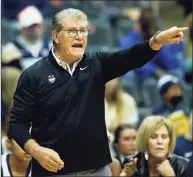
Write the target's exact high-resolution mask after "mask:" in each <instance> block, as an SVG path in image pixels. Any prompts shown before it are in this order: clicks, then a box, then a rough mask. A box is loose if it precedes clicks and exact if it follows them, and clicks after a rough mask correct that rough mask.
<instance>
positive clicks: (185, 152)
mask: <svg viewBox="0 0 193 177" xmlns="http://www.w3.org/2000/svg"><path fill="white" fill-rule="evenodd" d="M174 153H175V154H177V155H180V156H183V157H186V158H189V159H190V158H191V156H192V112H191V113H190V116H189V128H188V131H187V132H186V133H185V135H184V136H180V137H178V138H177V140H176V147H175V150H174Z"/></svg>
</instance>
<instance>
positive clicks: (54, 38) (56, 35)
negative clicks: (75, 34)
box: [52, 31, 59, 44]
mask: <svg viewBox="0 0 193 177" xmlns="http://www.w3.org/2000/svg"><path fill="white" fill-rule="evenodd" d="M52 40H53V41H55V42H56V43H57V44H58V43H59V41H58V33H57V32H56V31H52Z"/></svg>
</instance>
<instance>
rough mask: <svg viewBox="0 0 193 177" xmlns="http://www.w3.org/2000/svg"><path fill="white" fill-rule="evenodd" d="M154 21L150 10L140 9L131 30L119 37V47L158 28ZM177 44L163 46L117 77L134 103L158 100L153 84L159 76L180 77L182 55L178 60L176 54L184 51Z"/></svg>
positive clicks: (135, 40)
mask: <svg viewBox="0 0 193 177" xmlns="http://www.w3.org/2000/svg"><path fill="white" fill-rule="evenodd" d="M158 22H159V21H158V19H157V18H156V17H155V16H154V15H153V13H152V10H151V9H149V8H144V9H142V10H141V14H140V16H139V19H138V23H137V25H136V27H135V29H134V30H133V31H129V32H128V33H127V34H126V35H125V36H123V37H122V38H121V39H120V40H119V47H120V48H121V49H125V48H127V47H131V46H133V45H135V44H138V43H140V42H142V41H144V40H148V39H149V38H150V37H151V36H152V35H153V34H154V33H155V32H156V31H157V30H160V27H159V26H160V24H159V23H158ZM181 44H182V42H181V43H180V45H179V46H178V45H177V44H172V45H164V47H163V48H162V50H161V51H160V52H159V54H158V55H156V56H155V57H154V58H153V60H151V61H150V62H148V63H147V64H145V65H144V66H143V67H141V68H137V69H135V70H133V71H132V72H128V73H127V74H125V75H124V76H122V77H121V83H122V85H123V87H124V88H125V89H126V90H127V91H128V92H129V93H131V94H132V95H133V96H134V98H135V99H136V101H137V103H139V104H140V105H144V104H145V106H151V105H154V104H155V103H156V102H158V93H157V90H156V89H155V85H156V82H157V79H159V78H160V77H161V76H163V75H165V74H167V73H171V74H173V75H176V76H177V77H179V78H181V79H182V78H183V76H184V67H185V59H184V57H183V56H182V57H181V58H180V59H178V57H177V53H179V52H182V51H184V48H183V45H181ZM171 49H172V50H171ZM149 90H151V93H150V92H149Z"/></svg>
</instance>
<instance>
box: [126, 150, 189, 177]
mask: <svg viewBox="0 0 193 177" xmlns="http://www.w3.org/2000/svg"><path fill="white" fill-rule="evenodd" d="M132 158H133V159H134V158H137V159H138V160H137V169H136V172H135V173H134V175H133V176H134V177H145V176H146V177H148V176H149V170H148V169H149V168H148V164H147V159H146V158H147V156H146V155H145V153H141V152H139V153H137V154H135V155H132V156H128V157H126V158H125V160H124V162H123V165H124V164H126V163H128V162H130V161H131V159H132ZM167 159H168V160H169V162H170V164H171V166H172V167H173V169H174V172H175V174H176V176H175V177H188V172H187V168H188V159H186V158H185V157H182V156H178V155H175V154H170V155H169V156H168V157H167ZM160 177H161V175H160Z"/></svg>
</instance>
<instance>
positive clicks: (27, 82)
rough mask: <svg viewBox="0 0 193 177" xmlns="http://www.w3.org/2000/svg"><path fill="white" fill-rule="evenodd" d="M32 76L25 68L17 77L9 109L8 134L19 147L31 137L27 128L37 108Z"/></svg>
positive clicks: (22, 146)
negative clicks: (11, 106) (12, 101)
mask: <svg viewBox="0 0 193 177" xmlns="http://www.w3.org/2000/svg"><path fill="white" fill-rule="evenodd" d="M33 83H34V78H32V77H31V76H30V74H29V72H28V70H25V71H24V72H23V73H22V75H21V76H20V78H19V81H18V84H17V88H16V91H15V93H14V97H13V98H14V103H13V108H12V110H11V119H10V122H9V129H8V136H9V137H11V138H13V139H14V140H15V141H16V142H17V143H18V144H19V146H20V147H21V148H23V149H24V145H25V143H26V142H27V141H28V140H29V139H31V135H30V133H29V128H30V126H31V122H32V119H34V118H35V116H36V114H37V112H38V110H37V107H38V97H37V95H36V91H35V84H33Z"/></svg>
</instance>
